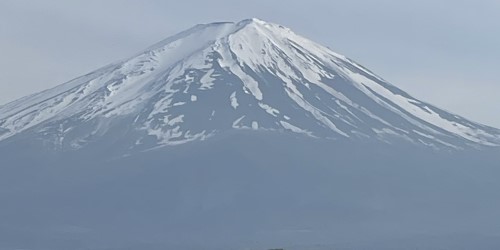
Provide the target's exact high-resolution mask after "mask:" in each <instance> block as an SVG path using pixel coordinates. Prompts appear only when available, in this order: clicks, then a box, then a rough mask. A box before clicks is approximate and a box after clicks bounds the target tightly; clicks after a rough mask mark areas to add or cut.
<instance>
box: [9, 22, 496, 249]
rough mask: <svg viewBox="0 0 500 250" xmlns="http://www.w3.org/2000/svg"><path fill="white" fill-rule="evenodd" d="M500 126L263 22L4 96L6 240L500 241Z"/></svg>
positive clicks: (133, 245) (217, 30)
mask: <svg viewBox="0 0 500 250" xmlns="http://www.w3.org/2000/svg"><path fill="white" fill-rule="evenodd" d="M499 162H500V130H499V129H496V128H493V127H489V126H485V125H481V124H479V123H476V122H473V121H469V120H468V119H466V118H463V117H461V116H459V115H456V114H452V113H450V112H447V111H444V110H442V109H440V108H437V107H435V106H433V105H431V104H429V103H426V102H424V101H420V100H418V99H416V98H414V97H412V96H411V95H409V94H408V93H406V92H404V91H403V90H401V89H399V88H398V87H396V86H395V85H393V84H391V83H389V82H387V81H386V80H384V79H383V78H382V77H380V76H378V75H376V74H375V73H373V72H371V71H370V70H368V69H366V68H365V67H363V66H361V65H360V64H358V63H356V62H354V61H353V60H351V59H349V58H347V57H345V56H343V55H340V54H337V53H335V52H333V51H331V50H330V49H329V48H327V47H325V46H322V45H320V44H317V43H315V42H313V41H311V40H309V39H307V38H304V37H302V36H300V35H297V34H295V33H294V32H293V31H291V30H290V29H288V28H286V27H283V26H281V25H278V24H273V23H269V22H265V21H262V20H259V19H248V20H243V21H241V22H237V23H233V22H223V23H211V24H201V25H196V26H194V27H193V28H191V29H188V30H186V31H183V32H181V33H179V34H177V35H174V36H172V37H170V38H167V39H165V40H163V41H161V42H159V43H157V44H155V45H153V46H151V47H149V48H147V49H145V50H144V51H142V52H140V53H137V54H135V55H133V56H131V57H129V58H127V59H124V60H121V61H118V62H115V63H112V64H109V65H107V66H105V67H102V68H100V69H98V70H96V71H94V72H91V73H89V74H87V75H84V76H81V77H78V78H76V79H74V80H71V81H69V82H67V83H64V84H62V85H59V86H56V87H54V88H52V89H49V90H46V91H43V92H40V93H36V94H33V95H30V96H27V97H24V98H21V99H19V100H16V101H13V102H11V103H8V104H5V105H3V106H0V201H1V202H2V206H0V250H11V249H26V250H28V249H29V250H45V249H51V250H59V249H61V250H62V249H95V250H125V249H127V250H128V249H142V250H153V249H155V250H156V249H180V250H195V249H203V250H205V249H213V250H226V249H227V250H230V249H231V250H234V249H255V250H257V249H276V248H278V249H280V248H285V249H295V250H302V249H317V250H325V249H380V250H382V249H478V250H479V249H500V199H498V192H497V190H500V184H499V182H498V177H499V176H500V168H499V166H500V165H499Z"/></svg>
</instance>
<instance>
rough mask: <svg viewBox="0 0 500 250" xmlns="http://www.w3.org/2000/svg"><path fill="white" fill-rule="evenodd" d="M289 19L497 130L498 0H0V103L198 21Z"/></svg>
mask: <svg viewBox="0 0 500 250" xmlns="http://www.w3.org/2000/svg"><path fill="white" fill-rule="evenodd" d="M250 17H258V18H260V19H263V20H266V21H271V22H275V23H279V24H282V25H284V26H288V27H290V28H291V29H293V30H294V31H295V32H296V33H299V34H302V35H304V36H306V37H308V38H310V39H312V40H315V41H317V42H319V43H321V44H324V45H326V46H328V47H330V48H332V49H333V50H335V51H336V52H339V53H341V54H344V55H346V56H348V57H350V58H352V59H354V60H356V61H358V62H359V63H361V64H362V65H364V66H366V67H368V68H369V69H371V70H372V71H374V72H376V73H377V74H378V75H380V76H382V77H384V78H385V79H386V80H388V81H390V82H391V83H393V84H395V85H396V86H399V87H400V88H402V89H403V90H406V91H407V92H409V93H410V94H412V95H414V96H415V97H417V98H420V99H423V100H425V101H429V102H431V103H433V104H436V105H437V106H439V107H442V108H444V109H446V110H449V111H452V112H454V113H458V114H460V115H463V116H465V117H467V118H470V119H473V120H475V121H478V122H482V123H485V124H487V125H492V126H496V127H500V79H499V77H498V76H497V72H498V70H499V65H500V63H499V60H500V1H499V0H475V1H474V0H470V1H461V0H418V1H413V0H377V1H375V0H344V1H336V0H325V1H319V0H316V1H313V0H307V1H306V0H288V1H270V0H245V1H234V0H233V1H229V0H210V1H205V0H198V1H192V0H175V1H168V0H166V1H160V0H134V1H132V0H106V1H104V0H72V1H68V0H44V1H36V0H31V1H27V0H0V104H4V103H6V102H8V101H11V100H13V99H16V98H19V97H21V96H24V95H27V94H30V93H33V92H37V91H40V90H43V89H46V88H48V87H52V86H55V85H58V84H61V83H63V82H65V81H68V80H70V79H72V78H74V77H77V76H80V75H82V74H85V73H88V72H90V71H92V70H94V69H97V68H98V67H100V66H103V65H105V64H108V63H110V62H113V61H116V60H118V59H122V58H125V57H127V56H129V55H132V54H134V53H135V52H137V51H140V50H142V49H144V48H146V47H148V46H149V45H151V44H153V43H155V42H157V41H159V40H162V39H164V38H166V37H168V36H170V35H173V34H174V33H177V32H179V31H182V30H184V29H186V28H189V27H190V26H193V25H195V24H197V23H209V22H215V21H239V20H241V19H246V18H250Z"/></svg>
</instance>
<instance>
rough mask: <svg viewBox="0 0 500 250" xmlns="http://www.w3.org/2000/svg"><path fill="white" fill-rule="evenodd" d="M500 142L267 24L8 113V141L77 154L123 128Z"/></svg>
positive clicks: (221, 32)
mask: <svg viewBox="0 0 500 250" xmlns="http://www.w3.org/2000/svg"><path fill="white" fill-rule="evenodd" d="M240 129H253V130H270V131H280V132H289V133H299V134H304V135H307V136H311V137H316V138H331V139H336V138H347V139H351V140H368V139H373V140H379V141H384V142H387V143H393V142H396V141H408V142H411V143H413V144H418V145H424V146H429V147H434V148H464V147H470V146H473V147H481V146H498V145H500V131H499V130H497V129H494V128H490V127H487V126H483V125H480V124H477V123H474V122H471V121H468V120H466V119H464V118H462V117H460V116H457V115H454V114H450V113H448V112H446V111H443V110H441V109H438V108H436V107H434V106H432V105H430V104H427V103H425V102H422V101H419V100H417V99H415V98H413V97H411V96H410V95H408V94H407V93H405V92H404V91H402V90H400V89H398V88H397V87H395V86H394V85H391V84H389V83H388V82H386V81H385V80H383V79H382V78H381V77H379V76H377V75H375V74H374V73H372V72H371V71H369V70H367V69H365V68H364V67H362V66H360V65H359V64H357V63H355V62H353V61H352V60H350V59H348V58H346V57H345V56H342V55H339V54H337V53H335V52H333V51H331V50H330V49H328V48H326V47H324V46H322V45H319V44H317V43H315V42H313V41H311V40H308V39H306V38H304V37H302V36H300V35H297V34H295V33H294V32H293V31H291V30H290V29H288V28H286V27H283V26H281V25H277V24H273V23H268V22H265V21H262V20H259V19H255V18H254V19H247V20H243V21H241V22H237V23H232V22H220V23H212V24H201V25H197V26H194V27H193V28H191V29H188V30H186V31H184V32H181V33H179V34H177V35H174V36H172V37H170V38H167V39H165V40H163V41H161V42H159V43H157V44H155V45H153V46H151V47H150V48H148V49H146V50H145V51H143V52H141V53H139V54H136V55H134V56H132V57H130V58H128V59H126V60H123V61H120V62H117V63H114V64H111V65H109V66H106V67H103V68H101V69H99V70H96V71H94V72H92V73H89V74H87V75H85V76H82V77H79V78H77V79H75V80H72V81H70V82H68V83H65V84H62V85H60V86H57V87H55V88H53V89H50V90H47V91H44V92H41V93H38V94H34V95H31V96H28V97H25V98H22V99H20V100H17V101H14V102H12V103H9V104H7V105H4V106H2V107H0V141H2V140H7V139H8V140H15V138H16V137H18V136H21V135H30V136H35V137H36V138H39V139H42V140H43V141H51V142H53V143H54V145H56V146H58V147H61V148H65V149H67V148H70V149H78V148H82V147H85V146H86V145H88V144H90V143H92V142H93V141H95V139H96V138H99V137H102V136H104V135H109V134H112V133H113V131H117V130H119V131H122V135H123V134H125V135H127V136H126V137H127V138H128V139H129V140H130V141H129V142H128V143H130V147H131V148H150V147H155V146H158V145H173V144H180V143H186V142H189V141H193V140H204V139H206V138H208V137H210V136H214V135H217V134H220V133H223V132H225V131H229V130H240Z"/></svg>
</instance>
